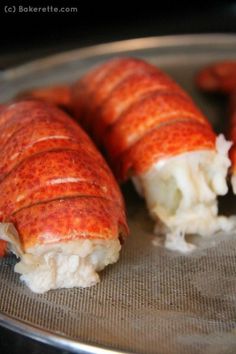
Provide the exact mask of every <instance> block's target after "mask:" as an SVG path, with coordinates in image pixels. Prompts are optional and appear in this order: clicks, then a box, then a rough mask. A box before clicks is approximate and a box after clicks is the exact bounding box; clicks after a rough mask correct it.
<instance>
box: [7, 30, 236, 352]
mask: <svg viewBox="0 0 236 354" xmlns="http://www.w3.org/2000/svg"><path fill="white" fill-rule="evenodd" d="M127 55H129V56H130V55H131V56H136V57H140V58H144V59H146V60H149V61H150V62H152V63H154V64H156V65H158V66H159V67H161V68H163V69H165V70H166V71H167V72H168V73H169V74H171V75H172V76H173V77H174V78H175V79H176V80H177V81H178V82H179V83H180V84H181V85H182V86H183V87H184V88H185V89H186V90H187V91H188V92H189V93H190V94H191V95H192V96H193V98H194V99H195V101H196V102H197V103H198V105H199V106H200V108H201V109H202V110H203V111H204V112H205V113H206V114H207V116H208V117H209V119H210V120H211V121H212V123H213V124H214V126H215V128H216V130H217V131H220V130H222V129H224V126H226V119H225V118H224V117H225V113H224V106H223V101H221V102H219V100H218V99H217V100H216V98H212V97H211V98H210V97H206V96H204V95H202V94H200V93H199V92H197V90H196V88H195V87H194V82H193V78H194V75H195V73H196V71H197V70H198V69H199V68H200V67H202V66H203V65H205V64H207V63H210V62H212V61H215V60H221V59H224V58H236V35H223V34H217V35H208V34H207V35H187V36H171V37H153V38H141V39H134V40H126V41H122V42H116V43H108V44H102V45H97V46H93V47H90V48H84V49H79V50H74V51H70V52H66V53H62V54H59V55H54V56H51V57H48V58H45V59H41V60H36V61H34V62H31V63H27V64H25V65H22V66H20V67H17V68H13V69H10V70H7V71H5V72H2V73H0V102H4V101H6V100H8V99H10V98H12V97H13V96H14V95H15V94H16V93H18V92H19V91H21V90H23V89H26V88H27V89H28V88H31V87H36V86H41V85H46V84H53V83H57V82H66V81H68V82H69V81H72V80H75V78H76V77H80V75H81V74H82V73H84V72H85V71H86V70H88V69H89V68H90V67H91V66H93V65H95V64H99V63H100V62H102V61H104V60H106V59H108V58H111V57H113V56H127ZM123 190H124V194H125V198H126V201H127V208H128V219H129V225H130V228H131V235H130V237H129V239H128V240H127V242H126V244H125V245H124V247H123V250H122V253H121V258H120V261H119V262H118V263H117V264H115V265H112V266H109V267H108V268H107V269H105V271H103V272H102V273H101V283H100V284H98V285H97V286H94V287H91V288H88V289H71V290H64V289H62V290H58V291H50V292H48V293H47V294H44V295H37V294H33V293H31V292H30V291H29V290H28V289H27V288H26V286H25V285H24V284H22V283H21V282H20V281H19V277H18V275H17V274H15V273H14V272H13V266H14V264H15V258H14V257H8V258H6V259H3V260H1V261H0V279H1V288H0V324H1V325H3V326H5V327H7V328H10V329H12V330H14V331H16V332H19V333H21V334H23V335H26V336H29V337H32V338H34V339H37V340H40V341H42V342H45V343H49V344H52V345H55V346H58V347H61V348H66V349H69V350H71V351H75V352H76V351H77V352H82V353H121V352H122V353H140V354H141V353H142V354H143V353H162V354H165V353H166V354H167V353H168V354H170V353H181V354H182V353H190V354H191V353H192V354H197V353H208V354H210V353H214V354H216V353H221V354H223V353H235V352H236V274H235V273H236V272H235V270H236V238H235V237H234V235H230V236H229V235H228V236H227V237H225V236H224V235H221V237H220V236H218V237H216V239H215V240H214V241H215V242H214V243H211V244H209V245H208V246H207V247H203V248H201V249H200V250H199V251H197V252H195V253H194V254H193V255H191V256H183V255H180V254H177V253H174V252H170V251H167V250H165V249H164V248H162V247H154V246H153V244H152V240H153V238H154V235H153V234H152V226H153V224H152V221H151V220H150V218H149V216H148V214H147V212H146V210H145V205H144V202H143V201H142V200H140V199H139V198H138V196H137V195H136V194H135V192H134V191H133V189H132V186H131V185H130V184H128V185H126V186H124V187H123ZM235 201H236V197H233V196H232V195H230V194H229V195H228V196H227V197H225V198H222V200H221V204H220V205H221V209H222V211H224V212H225V213H236V206H234V204H236V203H235Z"/></svg>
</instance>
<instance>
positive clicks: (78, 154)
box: [0, 100, 128, 254]
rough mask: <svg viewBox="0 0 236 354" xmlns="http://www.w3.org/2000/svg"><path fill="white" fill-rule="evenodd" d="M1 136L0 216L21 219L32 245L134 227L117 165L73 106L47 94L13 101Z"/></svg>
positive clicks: (113, 234) (1, 118)
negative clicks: (73, 115)
mask: <svg viewBox="0 0 236 354" xmlns="http://www.w3.org/2000/svg"><path fill="white" fill-rule="evenodd" d="M0 141H1V144H2V149H1V152H0V155H1V158H0V161H1V162H0V180H1V182H0V193H1V200H0V213H1V215H0V218H1V221H2V222H13V223H14V225H15V227H16V229H17V231H18V233H19V237H20V240H21V243H22V247H23V249H24V250H25V249H27V248H28V247H31V246H32V245H36V244H42V243H52V242H60V241H61V240H63V241H65V240H71V239H73V240H74V239H80V238H82V239H84V238H96V237H98V238H104V239H112V238H113V239H114V238H118V237H119V236H120V235H121V236H122V235H123V236H125V235H126V234H127V233H128V227H127V224H126V219H125V211H124V202H123V198H122V195H121V193H120V190H119V187H118V186H117V183H116V181H115V179H114V177H113V175H112V173H111V172H110V169H109V168H108V166H107V164H106V163H105V160H104V159H103V157H102V156H101V154H100V153H99V152H98V151H97V149H96V147H95V146H94V144H93V143H92V141H91V140H90V138H89V137H88V136H87V135H86V133H84V131H83V130H82V129H81V128H80V127H79V126H78V124H77V123H75V122H74V121H73V120H72V119H70V117H69V116H68V115H67V114H66V113H64V112H62V111H61V110H59V109H58V108H56V107H54V106H52V105H51V104H48V103H43V102H39V101H31V100H29V101H22V102H17V103H14V104H10V105H6V106H5V107H4V108H2V109H1V111H0ZM1 242H2V243H0V254H4V248H5V245H6V243H4V242H3V241H1Z"/></svg>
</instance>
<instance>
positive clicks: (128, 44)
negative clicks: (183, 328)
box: [0, 33, 236, 354]
mask: <svg viewBox="0 0 236 354" xmlns="http://www.w3.org/2000/svg"><path fill="white" fill-rule="evenodd" d="M216 39H217V45H221V44H236V33H202V34H184V35H181V34H177V35H163V36H152V37H141V38H131V39H126V40H120V41H114V42H107V43H101V44H96V45H91V46H86V47H81V48H79V49H73V50H69V51H65V52H60V53H59V54H52V55H48V56H45V57H42V58H39V59H35V60H32V61H27V62H25V63H24V64H21V65H19V66H14V67H11V68H9V69H6V70H3V71H0V84H1V81H5V80H14V79H17V78H19V77H21V76H24V75H25V74H26V73H29V72H31V73H32V72H34V71H35V70H37V67H38V66H40V70H41V69H46V68H47V69H48V68H50V67H53V66H55V65H59V64H63V63H65V62H66V61H67V60H70V61H71V60H79V59H86V58H89V57H92V56H94V55H95V54H96V55H105V54H115V53H117V54H118V53H122V52H124V51H126V50H130V51H132V50H137V49H151V48H158V47H160V48H163V47H173V46H175V45H176V43H178V45H180V46H185V47H188V46H190V45H207V44H211V45H212V43H213V42H212V41H213V40H216ZM0 326H2V327H4V328H6V329H9V330H12V331H13V332H16V333H18V334H20V335H23V336H25V337H29V338H31V339H34V340H37V341H39V342H41V343H44V344H47V345H52V346H54V347H57V348H58V349H65V350H70V351H72V352H77V353H78V352H81V353H90V354H131V352H127V351H120V350H116V349H113V348H108V347H106V346H99V345H95V344H88V343H85V342H80V341H76V340H73V339H71V338H68V337H65V336H63V335H60V334H55V333H53V332H50V331H48V330H46V329H42V328H40V327H39V326H35V325H32V324H31V325H29V324H27V323H26V322H24V321H21V320H20V319H16V318H14V317H13V316H9V315H6V314H4V313H2V312H1V311H0ZM132 354H134V352H132Z"/></svg>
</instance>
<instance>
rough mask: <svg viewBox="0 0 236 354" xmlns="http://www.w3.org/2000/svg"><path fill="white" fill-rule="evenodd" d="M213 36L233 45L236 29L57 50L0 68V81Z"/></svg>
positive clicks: (206, 41)
mask: <svg viewBox="0 0 236 354" xmlns="http://www.w3.org/2000/svg"><path fill="white" fill-rule="evenodd" d="M216 39H217V45H220V44H226V43H228V44H236V32H235V33H229V34H226V33H205V34H184V35H181V34H180V35H178V34H177V35H163V36H152V37H140V38H131V39H125V40H120V41H114V42H107V43H101V44H96V45H91V46H86V47H81V48H79V49H72V50H68V51H65V52H59V53H58V54H52V55H47V56H45V57H42V58H38V59H34V60H30V61H26V62H25V63H23V64H21V65H18V66H13V67H11V68H8V69H6V70H3V71H0V83H1V80H3V81H5V80H11V79H16V78H19V77H20V76H22V75H25V74H26V73H30V72H34V71H35V70H36V69H37V67H38V66H40V70H42V69H48V68H50V67H52V66H55V65H60V64H63V63H65V62H66V61H73V60H78V59H86V58H89V57H93V56H94V55H95V54H96V55H105V54H115V53H120V52H121V53H122V52H124V51H126V50H137V49H151V48H158V47H159V48H163V47H166V48H168V47H173V46H174V45H176V40H177V42H178V45H181V46H186V47H188V46H190V45H193V41H194V46H195V45H203V44H204V45H207V44H209V45H212V43H213V40H216Z"/></svg>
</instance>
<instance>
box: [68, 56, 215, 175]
mask: <svg viewBox="0 0 236 354" xmlns="http://www.w3.org/2000/svg"><path fill="white" fill-rule="evenodd" d="M101 73H102V74H101ZM118 74H119V75H118ZM85 97H86V99H85ZM72 104H73V106H74V113H75V115H76V117H77V118H78V119H79V121H80V122H81V124H82V125H83V126H84V127H85V128H86V129H87V130H88V131H90V132H92V136H93V137H94V138H95V141H98V143H100V144H101V145H102V146H103V148H104V150H105V152H106V154H107V156H108V159H109V160H110V162H111V165H112V166H114V170H115V171H116V175H117V178H118V179H119V180H121V181H122V180H125V179H127V178H128V177H130V175H135V174H136V173H141V172H145V171H146V170H147V169H148V168H149V167H150V166H151V164H152V163H153V162H154V161H155V162H157V161H158V159H160V158H163V157H169V156H174V155H176V154H179V153H184V152H188V151H193V150H195V149H201V148H208V149H213V150H214V142H215V134H214V133H213V131H212V128H211V127H210V124H209V122H208V121H207V119H206V118H205V117H204V116H203V114H202V113H201V112H200V110H199V109H198V108H197V107H196V106H195V104H194V103H193V101H192V99H191V98H190V97H189V96H188V95H187V93H185V92H184V90H183V89H182V88H181V87H179V86H178V84H177V83H175V82H174V81H173V80H172V79H171V78H170V77H169V76H168V75H166V74H165V73H163V72H162V71H161V70H159V69H158V68H155V67H154V66H153V65H151V64H148V63H146V62H144V61H142V60H138V59H133V58H121V59H116V60H114V59H113V60H111V61H108V62H107V63H105V64H103V65H101V66H100V67H99V68H96V69H94V70H92V71H91V72H90V73H88V74H87V75H85V76H84V77H82V79H81V80H79V81H78V82H77V83H76V84H75V85H74V86H73V87H72ZM179 128H181V131H180V130H178V129H179ZM186 139H187V140H186ZM114 161H115V163H114Z"/></svg>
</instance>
